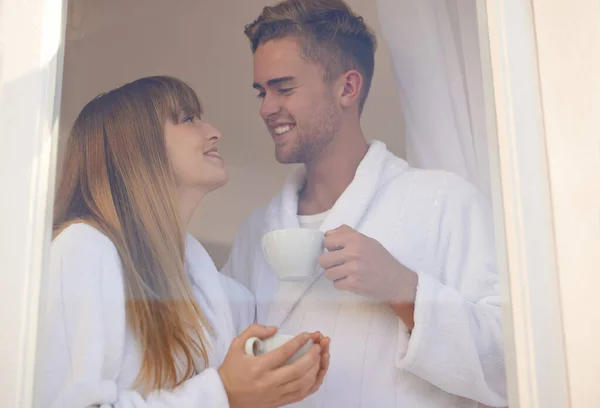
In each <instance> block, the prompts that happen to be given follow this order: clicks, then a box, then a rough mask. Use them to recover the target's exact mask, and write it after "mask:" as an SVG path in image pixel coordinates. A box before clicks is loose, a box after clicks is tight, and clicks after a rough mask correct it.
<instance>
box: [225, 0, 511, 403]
mask: <svg viewBox="0 0 600 408" xmlns="http://www.w3.org/2000/svg"><path fill="white" fill-rule="evenodd" d="M246 35H247V36H248V38H249V39H250V42H251V46H252V51H253V53H254V88H256V90H257V91H258V92H259V97H260V98H262V104H261V108H260V115H261V116H262V118H263V119H264V121H265V123H266V125H267V127H268V129H269V132H270V134H271V137H272V138H273V140H274V143H275V155H276V158H277V160H278V161H279V162H280V163H302V164H304V166H303V167H302V168H301V169H300V170H299V171H297V172H296V173H295V174H293V176H292V177H290V179H289V180H288V181H287V182H286V183H285V185H284V186H283V189H282V190H281V192H280V193H279V194H278V195H277V196H276V197H275V198H274V199H273V200H271V202H270V203H268V205H267V206H265V207H264V208H260V209H259V210H257V211H255V212H254V213H253V214H252V215H251V216H250V218H249V219H248V220H247V222H246V223H245V224H244V226H243V227H242V229H241V231H240V233H239V235H238V237H237V238H236V240H235V243H234V247H233V250H232V253H231V256H230V258H229V261H228V262H227V264H226V265H225V267H224V268H223V272H224V273H225V274H227V275H230V276H232V277H234V278H236V279H237V280H239V281H241V282H242V283H244V284H245V285H246V286H247V287H248V288H249V289H250V290H251V291H252V292H253V293H254V294H255V296H256V300H257V321H258V322H259V323H264V324H270V325H276V326H279V327H280V331H281V332H283V333H296V332H299V331H304V330H309V331H316V330H319V331H321V332H322V333H324V334H326V335H329V336H330V337H331V364H330V367H329V373H328V374H327V377H326V378H325V382H324V383H323V386H322V387H321V390H320V391H319V392H317V393H316V394H315V395H313V396H311V397H309V398H308V399H306V400H304V401H302V402H300V403H298V405H297V406H306V407H315V406H319V407H323V406H324V407H344V408H348V407H368V408H374V407H398V408H399V407H402V408H413V407H427V408H438V407H439V408H450V407H461V408H462V407H465V408H466V407H469V408H470V407H477V406H480V405H479V404H480V403H481V404H487V405H490V406H495V407H496V406H497V407H501V406H506V405H507V397H506V390H505V379H504V356H503V343H502V330H501V317H500V298H499V293H498V292H499V288H498V286H499V284H498V275H497V267H496V260H495V247H494V242H493V227H492V220H491V213H490V208H489V205H488V203H487V202H486V201H485V200H484V199H483V198H482V196H481V195H480V194H479V192H478V191H477V190H476V189H475V188H473V187H472V186H471V185H469V184H468V183H466V182H465V181H463V180H462V179H460V178H459V177H458V176H454V175H452V174H450V173H446V172H442V171H423V170H417V169H413V168H410V167H409V166H408V165H407V163H406V162H405V161H403V160H402V159H400V158H398V157H396V156H394V155H393V154H391V153H390V152H389V151H388V150H387V149H386V146H385V145H384V144H383V143H381V142H379V141H372V142H367V141H366V139H365V137H364V135H363V133H362V130H361V126H360V115H361V112H362V110H363V107H364V104H365V101H366V99H367V95H368V92H369V87H370V84H371V79H372V76H373V67H374V51H375V48H376V40H375V37H374V35H373V34H372V32H371V31H370V30H369V28H368V27H367V26H366V24H365V23H364V21H363V19H362V18H361V17H359V16H356V15H355V14H353V13H352V11H351V10H350V9H349V8H348V6H347V5H346V4H345V3H343V2H342V1H341V0H287V1H284V2H282V3H279V4H278V5H275V6H272V7H266V8H265V9H264V10H263V12H262V14H261V15H260V16H259V17H258V18H257V19H256V20H255V21H254V22H253V23H252V24H249V25H248V26H247V27H246ZM290 227H305V228H319V229H321V230H322V231H324V232H326V237H325V247H326V248H327V250H328V251H327V252H325V254H324V255H322V256H321V257H320V260H319V263H320V265H321V267H322V270H321V273H319V274H317V275H316V276H315V277H314V278H313V279H310V280H309V281H307V282H279V281H278V279H277V277H276V275H275V272H274V271H273V270H272V269H271V268H270V266H269V265H268V263H267V261H266V259H265V257H264V254H263V249H262V247H261V239H262V237H263V235H264V234H265V233H267V232H269V231H272V230H276V229H281V228H290Z"/></svg>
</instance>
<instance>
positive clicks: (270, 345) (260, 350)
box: [246, 334, 313, 365]
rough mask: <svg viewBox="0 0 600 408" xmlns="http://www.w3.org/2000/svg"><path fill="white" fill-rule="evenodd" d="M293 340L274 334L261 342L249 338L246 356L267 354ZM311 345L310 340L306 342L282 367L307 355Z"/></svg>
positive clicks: (283, 335) (254, 338)
mask: <svg viewBox="0 0 600 408" xmlns="http://www.w3.org/2000/svg"><path fill="white" fill-rule="evenodd" d="M293 338H294V336H290V335H287V334H276V335H274V336H272V337H269V338H268V339H264V340H261V339H259V338H258V337H250V338H249V339H248V340H246V354H248V355H251V356H260V355H262V354H265V353H268V352H269V351H271V350H275V349H276V348H278V347H280V346H282V345H283V344H284V343H286V342H288V341H290V340H291V339H293ZM312 344H313V341H312V339H309V340H308V342H306V344H305V345H304V346H302V348H300V350H298V351H297V352H296V353H295V354H294V355H293V356H292V357H290V358H289V359H288V360H287V361H286V362H285V363H284V364H283V365H288V364H292V363H293V362H294V361H296V360H298V359H299V358H300V357H302V356H303V355H305V354H306V353H308V351H309V350H310V348H311V347H312Z"/></svg>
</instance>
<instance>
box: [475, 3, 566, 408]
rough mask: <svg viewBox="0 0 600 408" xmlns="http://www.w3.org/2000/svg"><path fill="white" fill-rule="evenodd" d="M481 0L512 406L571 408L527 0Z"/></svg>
mask: <svg viewBox="0 0 600 408" xmlns="http://www.w3.org/2000/svg"><path fill="white" fill-rule="evenodd" d="M478 6H479V10H478V15H479V20H480V37H481V39H482V41H481V51H482V52H481V54H482V62H483V64H482V65H483V67H484V80H483V84H484V87H485V91H484V93H485V98H486V105H487V106H486V108H487V114H488V118H487V121H488V135H490V143H489V148H490V167H491V172H490V173H491V178H492V193H493V194H492V198H493V202H494V207H495V218H496V219H495V221H496V223H495V224H496V232H497V242H498V249H499V250H498V258H499V260H500V268H501V270H504V273H502V278H503V286H502V289H503V299H504V300H505V303H503V323H504V329H505V342H506V346H505V348H506V352H507V358H506V364H507V372H508V387H509V395H510V406H511V408H516V407H521V408H538V407H539V408H550V407H567V406H568V400H569V398H568V389H567V373H566V366H565V361H566V360H565V349H564V343H563V338H562V328H563V326H562V319H561V303H560V295H559V282H558V274H557V265H556V251H555V249H556V248H555V240H554V230H553V221H552V220H553V218H552V217H553V214H552V201H551V195H550V184H549V178H548V174H549V173H548V162H547V157H546V140H545V128H544V117H543V102H542V99H541V90H540V86H539V82H540V79H539V69H538V61H537V43H536V37H535V29H534V16H533V9H532V4H531V2H529V1H524V0H488V1H486V2H485V4H484V3H478ZM486 39H488V40H489V41H486ZM507 272H509V273H507ZM548 316H553V317H554V318H553V319H549V318H548ZM548 356H553V358H548Z"/></svg>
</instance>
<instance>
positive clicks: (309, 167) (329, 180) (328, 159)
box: [298, 129, 369, 215]
mask: <svg viewBox="0 0 600 408" xmlns="http://www.w3.org/2000/svg"><path fill="white" fill-rule="evenodd" d="M345 136H348V137H344V138H343V140H341V141H340V139H342V138H339V137H338V138H335V139H334V141H333V142H332V144H331V145H330V146H328V148H327V149H326V150H325V151H324V152H323V154H321V155H320V156H319V157H318V158H317V159H315V161H314V162H310V163H307V164H306V183H305V184H304V188H303V189H302V191H301V192H300V194H299V197H298V214H300V215H312V214H319V213H322V212H325V211H327V210H329V209H331V207H333V205H334V204H335V202H336V201H337V200H338V198H340V196H341V195H342V193H343V192H344V191H345V190H346V188H347V187H348V185H350V183H351V182H352V180H353V179H354V175H355V173H356V169H357V168H358V165H359V164H360V162H361V161H362V159H363V158H364V157H365V154H367V151H368V150H369V145H368V144H367V142H366V140H365V138H364V136H363V135H362V132H360V129H359V130H358V132H357V133H356V134H355V135H345Z"/></svg>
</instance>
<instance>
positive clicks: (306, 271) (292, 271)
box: [262, 228, 325, 280]
mask: <svg viewBox="0 0 600 408" xmlns="http://www.w3.org/2000/svg"><path fill="white" fill-rule="evenodd" d="M324 240H325V233H324V232H323V231H320V230H317V229H312V228H286V229H281V230H276V231H271V232H269V233H267V234H265V236H264V237H263V239H262V244H263V249H264V253H265V257H266V258H267V261H268V262H269V264H270V265H271V267H272V268H273V269H274V270H275V272H277V275H278V276H279V279H281V280H303V279H308V278H310V277H312V276H314V274H315V272H316V271H317V270H318V269H319V256H320V255H321V254H322V253H323V241H324Z"/></svg>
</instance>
